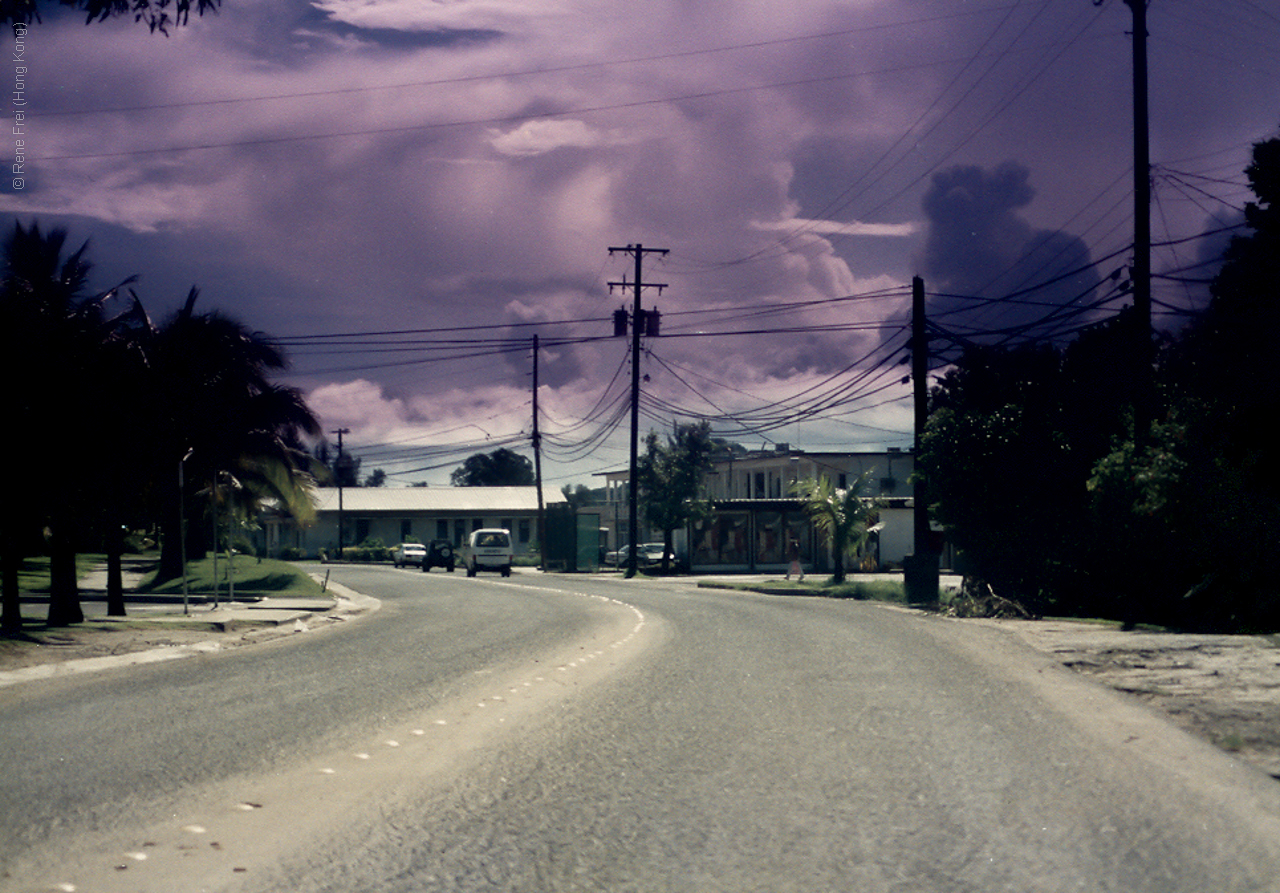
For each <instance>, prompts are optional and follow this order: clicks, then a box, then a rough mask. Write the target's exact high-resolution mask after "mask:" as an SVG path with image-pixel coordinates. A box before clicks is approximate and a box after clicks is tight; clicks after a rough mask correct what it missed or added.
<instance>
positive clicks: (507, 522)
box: [498, 518, 516, 530]
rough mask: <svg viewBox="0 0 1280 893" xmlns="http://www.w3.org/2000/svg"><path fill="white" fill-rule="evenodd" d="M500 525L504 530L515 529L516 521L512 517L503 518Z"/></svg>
mask: <svg viewBox="0 0 1280 893" xmlns="http://www.w3.org/2000/svg"><path fill="white" fill-rule="evenodd" d="M498 526H499V527H501V528H502V529H503V530H515V529H516V522H515V521H512V520H511V519H510V518H503V519H502V520H501V521H499V522H498Z"/></svg>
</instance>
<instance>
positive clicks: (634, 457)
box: [609, 243, 669, 577]
mask: <svg viewBox="0 0 1280 893" xmlns="http://www.w3.org/2000/svg"><path fill="white" fill-rule="evenodd" d="M619 251H621V252H624V253H626V254H631V255H634V256H635V260H636V278H635V304H634V307H633V309H632V311H631V466H630V467H631V472H630V477H629V480H628V482H627V491H628V494H629V499H630V503H631V504H630V505H629V506H628V507H627V523H628V525H629V526H630V532H629V534H628V537H629V539H630V540H631V542H630V544H629V550H628V553H627V577H634V576H635V575H636V545H637V544H636V538H637V535H638V534H639V532H640V524H639V521H640V516H639V512H638V511H637V507H638V505H639V499H638V498H637V497H638V495H639V491H638V489H637V486H638V481H637V477H638V475H637V473H636V472H637V468H638V466H639V464H640V334H641V327H642V326H641V320H643V319H644V311H643V310H641V309H640V293H641V292H642V291H643V290H644V289H645V288H650V287H651V288H656V289H658V293H659V294H661V293H662V290H663V289H664V288H666V287H667V286H666V283H659V282H645V281H644V256H645V255H646V254H666V253H667V252H668V251H669V249H667V248H645V247H644V246H643V245H640V244H639V243H637V244H635V245H628V246H627V247H625V248H610V249H609V256H610V257H612V256H613V254H614V253H615V252H619ZM627 284H628V283H627V282H626V281H625V280H624V281H622V282H610V283H609V293H610V294H612V293H613V289H614V286H618V287H621V288H626V286H627Z"/></svg>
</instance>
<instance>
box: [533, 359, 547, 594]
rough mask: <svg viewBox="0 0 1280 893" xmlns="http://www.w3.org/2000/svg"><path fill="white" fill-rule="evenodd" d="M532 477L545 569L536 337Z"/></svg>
mask: <svg viewBox="0 0 1280 893" xmlns="http://www.w3.org/2000/svg"><path fill="white" fill-rule="evenodd" d="M533 476H534V482H535V483H536V484H537V486H538V529H537V531H536V535H537V537H538V566H539V567H541V568H543V569H544V570H545V569H546V567H547V546H546V529H547V518H546V508H545V506H544V504H543V502H542V435H541V434H540V433H539V432H538V336H537V335H534V336H533Z"/></svg>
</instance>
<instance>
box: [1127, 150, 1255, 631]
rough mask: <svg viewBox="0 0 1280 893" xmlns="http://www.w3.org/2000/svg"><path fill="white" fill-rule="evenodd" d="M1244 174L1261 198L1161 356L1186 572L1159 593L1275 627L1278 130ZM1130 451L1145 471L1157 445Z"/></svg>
mask: <svg viewBox="0 0 1280 893" xmlns="http://www.w3.org/2000/svg"><path fill="white" fill-rule="evenodd" d="M1245 174H1246V176H1247V177H1248V180H1249V185H1250V187H1251V189H1252V190H1253V192H1254V195H1255V196H1256V198H1257V200H1256V201H1252V202H1249V203H1248V204H1247V205H1246V206H1245V222H1246V223H1247V225H1248V227H1249V230H1250V231H1249V232H1248V233H1247V234H1244V235H1238V236H1236V237H1235V238H1233V239H1232V241H1231V244H1230V246H1229V247H1228V249H1227V253H1226V256H1225V259H1224V263H1223V266H1222V268H1221V270H1220V271H1219V272H1218V274H1217V276H1216V277H1215V278H1214V281H1213V283H1212V285H1211V286H1210V295H1211V298H1210V302H1209V305H1208V307H1207V309H1206V310H1205V312H1204V314H1203V315H1202V316H1201V317H1200V318H1199V319H1196V320H1194V321H1193V322H1192V324H1191V325H1190V326H1188V328H1187V329H1186V330H1185V331H1184V332H1183V333H1182V334H1181V336H1180V337H1179V338H1178V339H1177V340H1176V341H1175V342H1174V343H1173V344H1172V345H1170V347H1169V349H1168V350H1167V351H1166V357H1165V361H1164V363H1163V364H1162V367H1161V378H1162V381H1163V384H1164V388H1165V390H1166V392H1167V394H1168V401H1169V404H1170V407H1171V415H1170V419H1169V422H1170V424H1171V425H1173V426H1175V427H1176V429H1177V430H1178V438H1177V439H1176V440H1175V441H1173V442H1172V443H1171V449H1172V450H1173V452H1174V456H1175V457H1176V458H1177V460H1178V462H1179V463H1181V467H1182V473H1181V474H1180V475H1178V477H1177V479H1176V480H1174V481H1172V482H1171V485H1170V487H1171V492H1172V493H1173V502H1174V504H1175V505H1176V507H1177V509H1178V512H1177V515H1176V518H1175V520H1176V524H1177V526H1176V529H1175V533H1174V535H1175V536H1176V537H1177V542H1178V554H1179V557H1180V558H1181V560H1182V561H1184V562H1185V563H1186V567H1185V569H1184V570H1185V578H1184V579H1189V580H1190V581H1191V582H1190V586H1189V587H1188V588H1186V589H1181V588H1180V589H1179V590H1175V591H1173V592H1171V593H1167V598H1168V601H1169V602H1170V604H1171V605H1172V606H1174V607H1175V608H1176V613H1177V622H1179V623H1180V624H1181V625H1184V626H1199V627H1208V628H1216V629H1242V628H1246V629H1277V628H1280V586H1278V585H1277V583H1276V581H1275V573H1274V568H1275V566H1276V563H1277V562H1278V561H1280V442H1278V441H1277V439H1276V438H1275V436H1274V434H1273V429H1272V427H1271V422H1272V421H1273V420H1274V417H1275V415H1276V407H1277V406H1280V385H1278V384H1277V382H1276V378H1275V370H1274V369H1273V368H1272V367H1273V363H1272V361H1271V357H1272V356H1273V354H1274V343H1273V342H1274V338H1275V333H1276V332H1277V331H1280V137H1272V138H1270V139H1266V140H1263V141H1261V142H1259V143H1257V144H1256V145H1255V146H1254V147H1253V155H1252V160H1251V163H1250V164H1249V166H1248V168H1246V170H1245ZM1121 449H1123V447H1121ZM1138 460H1139V469H1140V471H1141V472H1142V473H1143V474H1145V475H1147V476H1148V477H1159V475H1160V473H1161V470H1162V469H1161V466H1160V456H1159V454H1156V455H1143V456H1140V457H1138ZM1136 504H1137V503H1136V502H1135V505H1136ZM1139 507H1140V506H1139ZM1226 544H1230V545H1231V546H1234V548H1230V547H1227V546H1226ZM1180 582H1183V581H1180Z"/></svg>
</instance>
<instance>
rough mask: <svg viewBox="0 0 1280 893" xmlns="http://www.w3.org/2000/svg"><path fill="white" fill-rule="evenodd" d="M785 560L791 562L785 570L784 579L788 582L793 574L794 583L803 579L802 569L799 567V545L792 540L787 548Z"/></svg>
mask: <svg viewBox="0 0 1280 893" xmlns="http://www.w3.org/2000/svg"><path fill="white" fill-rule="evenodd" d="M787 558H788V559H790V561H791V566H790V567H789V568H787V576H786V577H785V579H787V580H790V579H791V575H792V574H795V577H796V582H797V583H798V582H800V581H801V580H803V579H804V568H803V567H802V566H801V565H800V543H798V542H797V541H796V540H794V539H793V540H792V541H791V543H790V545H788V546H787Z"/></svg>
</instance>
